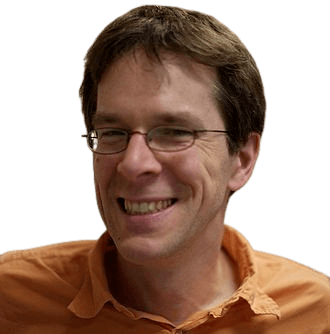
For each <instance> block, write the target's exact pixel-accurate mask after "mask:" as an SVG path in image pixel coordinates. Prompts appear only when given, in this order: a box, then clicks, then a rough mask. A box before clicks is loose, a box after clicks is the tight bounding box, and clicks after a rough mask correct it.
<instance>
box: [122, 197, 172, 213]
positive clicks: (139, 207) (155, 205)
mask: <svg viewBox="0 0 330 334" xmlns="http://www.w3.org/2000/svg"><path fill="white" fill-rule="evenodd" d="M170 205H172V200H171V199H168V200H165V201H157V202H149V203H147V202H141V203H140V202H131V201H128V200H125V202H124V206H125V211H126V212H127V213H128V214H131V215H134V214H135V215H136V214H139V215H143V214H146V213H154V212H158V211H160V210H163V209H166V208H167V207H169V206H170Z"/></svg>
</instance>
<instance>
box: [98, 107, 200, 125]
mask: <svg viewBox="0 0 330 334" xmlns="http://www.w3.org/2000/svg"><path fill="white" fill-rule="evenodd" d="M152 118H153V119H152V121H151V122H152V123H163V124H180V125H186V126H190V127H195V128H200V129H202V128H203V127H204V125H203V120H202V119H200V118H199V117H197V116H195V115H194V114H192V113H191V112H188V111H175V112H168V111H167V112H159V113H155V114H154V115H153V117H152ZM123 122H124V123H126V120H125V118H123V119H122V118H121V117H120V115H118V114H117V113H116V114H114V113H111V112H106V113H97V114H95V115H94V117H93V119H92V124H93V126H95V125H96V124H102V123H103V124H104V123H106V124H115V123H123Z"/></svg>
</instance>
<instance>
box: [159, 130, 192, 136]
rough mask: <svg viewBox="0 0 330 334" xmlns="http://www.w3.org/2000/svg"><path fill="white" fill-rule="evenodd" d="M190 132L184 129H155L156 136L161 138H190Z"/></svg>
mask: <svg viewBox="0 0 330 334" xmlns="http://www.w3.org/2000/svg"><path fill="white" fill-rule="evenodd" d="M191 134H192V133H191V131H189V130H186V129H180V128H160V129H157V136H159V137H162V136H166V137H175V138H179V137H190V136H191Z"/></svg>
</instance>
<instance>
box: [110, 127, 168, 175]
mask: <svg viewBox="0 0 330 334" xmlns="http://www.w3.org/2000/svg"><path fill="white" fill-rule="evenodd" d="M121 154H122V155H123V156H122V159H121V160H120V161H119V163H118V164H117V171H118V173H119V174H121V175H122V176H123V177H125V178H126V179H127V180H129V181H132V182H135V181H137V180H139V179H142V178H144V177H146V176H151V175H157V174H159V173H160V172H161V170H162V165H161V164H160V162H159V161H158V160H157V159H156V157H155V155H154V153H153V152H152V151H151V150H150V148H149V147H148V145H147V143H146V141H145V136H144V135H143V134H142V133H139V132H135V133H133V134H132V135H131V138H130V141H129V143H128V146H127V148H126V150H125V151H123V152H122V153H121Z"/></svg>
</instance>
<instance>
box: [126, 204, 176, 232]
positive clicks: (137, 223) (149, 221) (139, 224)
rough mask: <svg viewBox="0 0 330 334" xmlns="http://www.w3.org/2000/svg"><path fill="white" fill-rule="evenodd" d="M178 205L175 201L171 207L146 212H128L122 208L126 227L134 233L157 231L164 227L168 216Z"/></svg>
mask: <svg viewBox="0 0 330 334" xmlns="http://www.w3.org/2000/svg"><path fill="white" fill-rule="evenodd" d="M175 206H176V203H173V204H172V205H170V206H169V207H167V208H165V209H163V210H161V211H158V212H150V213H146V214H133V215H130V214H127V213H126V212H125V211H123V210H122V209H121V212H122V213H123V218H124V221H125V225H126V229H127V230H128V231H129V232H130V233H133V234H148V233H152V232H156V231H159V230H161V229H162V228H164V227H165V226H166V225H167V224H166V218H167V217H168V216H169V215H170V214H171V213H172V211H173V210H174V208H175Z"/></svg>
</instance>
